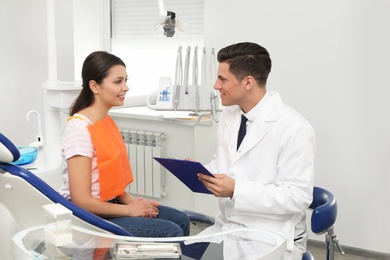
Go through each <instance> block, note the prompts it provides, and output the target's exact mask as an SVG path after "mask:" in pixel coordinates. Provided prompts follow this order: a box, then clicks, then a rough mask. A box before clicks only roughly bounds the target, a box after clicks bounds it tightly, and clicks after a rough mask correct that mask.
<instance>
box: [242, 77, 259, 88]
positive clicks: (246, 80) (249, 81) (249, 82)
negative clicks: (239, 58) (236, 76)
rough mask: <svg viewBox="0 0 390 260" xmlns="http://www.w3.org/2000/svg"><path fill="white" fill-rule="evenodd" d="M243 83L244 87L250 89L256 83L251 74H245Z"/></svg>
mask: <svg viewBox="0 0 390 260" xmlns="http://www.w3.org/2000/svg"><path fill="white" fill-rule="evenodd" d="M243 83H244V85H245V89H246V90H250V89H251V88H253V87H254V86H255V85H256V80H255V79H254V78H253V77H252V76H246V77H245V78H244V79H243Z"/></svg>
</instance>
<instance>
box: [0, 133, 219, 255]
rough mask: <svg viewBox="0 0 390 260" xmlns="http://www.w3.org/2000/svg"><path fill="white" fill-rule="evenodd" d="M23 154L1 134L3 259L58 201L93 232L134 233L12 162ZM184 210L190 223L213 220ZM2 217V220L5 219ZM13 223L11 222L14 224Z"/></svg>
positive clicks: (0, 236)
mask: <svg viewBox="0 0 390 260" xmlns="http://www.w3.org/2000/svg"><path fill="white" fill-rule="evenodd" d="M19 157H20V153H19V150H18V149H17V147H16V146H15V145H14V144H13V143H12V142H11V141H10V140H9V139H7V138H6V137H5V136H4V135H2V134H1V133H0V215H3V214H4V215H3V216H2V219H3V220H4V217H5V216H7V217H8V218H7V219H8V220H10V221H9V223H8V222H7V223H4V222H0V230H1V232H0V233H1V234H0V239H1V241H2V242H1V243H0V259H13V252H12V241H11V240H12V239H11V238H12V236H13V235H15V234H16V233H17V232H19V231H21V230H23V229H26V228H30V227H34V226H40V225H44V224H45V215H44V209H43V206H44V205H47V204H53V203H59V204H61V205H63V206H64V207H66V208H68V209H69V210H70V211H72V224H74V225H77V226H79V227H82V228H86V229H89V230H92V231H97V232H103V233H110V234H114V235H121V236H133V235H132V234H131V233H130V232H128V231H127V230H125V229H123V228H122V227H120V226H118V225H116V224H114V223H112V222H109V221H107V220H105V219H103V218H101V217H99V216H97V215H94V214H92V213H90V212H88V211H86V210H84V209H82V208H80V207H78V206H76V205H75V204H74V203H72V202H70V201H69V200H67V199H65V198H64V197H62V196H61V195H60V194H59V193H58V192H57V191H55V190H54V189H53V188H52V187H51V186H50V185H48V184H47V183H46V182H44V181H43V180H42V179H41V178H39V177H37V176H36V175H35V174H33V173H32V172H30V171H28V170H26V169H24V168H22V167H19V166H16V165H13V164H12V162H14V161H17V160H18V159H19ZM182 211H183V212H185V213H186V214H187V215H188V217H189V219H190V221H191V223H193V224H196V223H202V224H206V225H208V224H210V225H211V224H212V223H213V219H212V218H210V217H208V216H205V215H203V214H199V213H197V212H193V211H191V210H182ZM3 220H2V221H3ZM11 222H12V223H11Z"/></svg>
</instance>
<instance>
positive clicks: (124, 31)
mask: <svg viewBox="0 0 390 260" xmlns="http://www.w3.org/2000/svg"><path fill="white" fill-rule="evenodd" d="M164 5H165V9H166V10H167V11H173V12H175V13H176V18H177V19H184V20H185V22H187V23H188V28H187V30H186V31H185V32H184V33H179V32H178V33H175V35H174V36H173V37H164V36H156V35H155V34H154V27H155V25H156V24H157V23H158V22H160V21H161V20H163V18H164V17H163V16H161V15H160V11H159V5H158V0H131V1H129V0H112V2H111V52H112V53H113V54H115V55H117V56H118V57H120V58H121V59H123V61H124V62H125V63H126V67H127V73H128V75H129V81H128V85H129V88H130V91H129V92H128V95H147V94H149V93H151V92H152V91H153V90H156V89H157V87H158V82H159V78H160V77H170V78H171V80H172V83H173V81H174V77H175V66H176V56H177V50H178V48H179V46H182V48H183V50H182V56H183V64H184V57H185V50H186V48H187V46H191V49H192V50H193V48H194V47H195V46H198V48H199V49H201V48H202V47H203V45H204V43H203V23H204V21H203V13H204V12H203V9H204V4H203V0H185V1H183V0H165V1H164ZM199 53H201V52H199ZM191 56H193V52H192V53H191ZM198 56H199V54H198ZM192 59H193V57H191V61H192ZM198 59H200V57H198Z"/></svg>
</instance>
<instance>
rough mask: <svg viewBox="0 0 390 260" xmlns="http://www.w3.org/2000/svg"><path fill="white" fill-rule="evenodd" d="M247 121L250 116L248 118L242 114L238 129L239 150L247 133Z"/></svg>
mask: <svg viewBox="0 0 390 260" xmlns="http://www.w3.org/2000/svg"><path fill="white" fill-rule="evenodd" d="M246 121H248V118H246V117H245V116H244V115H241V124H240V130H238V138H237V150H238V148H239V147H240V145H241V142H242V139H244V136H245V134H246Z"/></svg>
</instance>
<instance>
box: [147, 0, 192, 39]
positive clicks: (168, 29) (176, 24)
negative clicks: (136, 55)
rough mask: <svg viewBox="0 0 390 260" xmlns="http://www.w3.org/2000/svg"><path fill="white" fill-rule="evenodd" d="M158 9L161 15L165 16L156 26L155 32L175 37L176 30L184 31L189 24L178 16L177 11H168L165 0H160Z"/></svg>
mask: <svg viewBox="0 0 390 260" xmlns="http://www.w3.org/2000/svg"><path fill="white" fill-rule="evenodd" d="M158 9H159V11H160V16H162V17H164V18H163V19H162V20H161V21H159V22H158V23H157V24H156V26H155V27H154V34H155V35H160V36H166V37H173V36H174V35H175V33H176V32H181V33H182V32H184V31H185V30H186V29H187V27H188V24H187V23H186V22H185V21H184V20H182V19H180V18H178V17H176V13H175V12H173V11H166V10H165V7H164V0H158Z"/></svg>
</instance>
